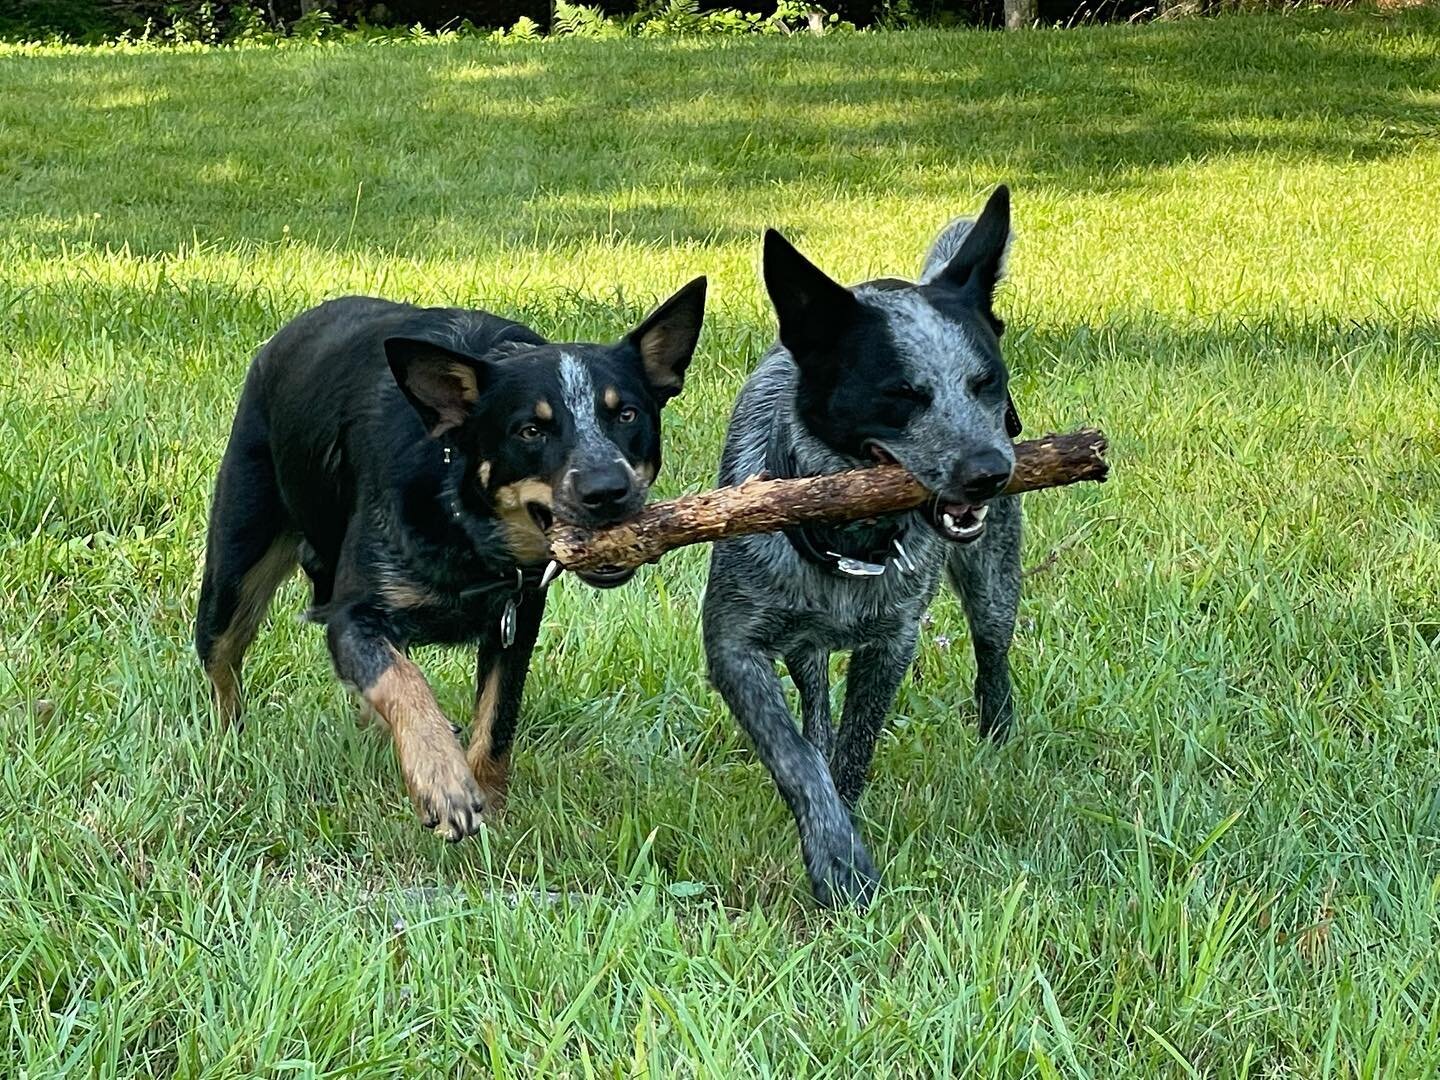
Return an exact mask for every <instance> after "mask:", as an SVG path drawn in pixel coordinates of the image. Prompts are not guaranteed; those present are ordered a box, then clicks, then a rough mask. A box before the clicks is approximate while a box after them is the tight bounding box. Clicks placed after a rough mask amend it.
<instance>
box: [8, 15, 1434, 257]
mask: <svg viewBox="0 0 1440 1080" xmlns="http://www.w3.org/2000/svg"><path fill="white" fill-rule="evenodd" d="M1437 19H1440V16H1437V15H1436V13H1435V12H1434V11H1412V12H1407V13H1404V14H1402V15H1399V16H1395V17H1391V18H1384V19H1381V18H1374V17H1368V16H1367V17H1359V16H1335V15H1320V16H1313V17H1303V18H1234V19H1224V20H1193V21H1189V22H1180V23H1174V24H1167V25H1156V26H1147V27H1133V28H1123V27H1106V28H1098V29H1087V30H1081V31H1073V32H1064V33H1061V32H1036V33H1033V34H1025V35H996V34H985V33H975V32H970V33H949V34H942V33H911V34H904V35H893V34H892V35H875V36H867V37H863V38H849V39H829V40H825V41H819V42H816V41H811V40H805V41H771V40H758V41H744V42H714V43H705V44H695V43H691V42H681V43H673V42H650V41H644V42H641V41H636V42H626V43H599V42H583V41H572V42H568V43H558V44H552V45H548V46H543V47H534V48H524V49H520V48H510V49H506V48H497V47H494V46H490V45H486V44H483V43H460V44H455V45H450V46H444V47H434V48H388V49H360V48H350V49H334V50H290V51H284V52H258V51H257V52H252V53H221V54H206V55H198V56H196V55H175V56H169V55H165V54H158V53H157V54H148V55H132V56H108V57H106V56H75V55H63V56H41V57H27V58H24V59H23V61H22V60H19V59H18V58H10V59H8V60H6V61H4V62H3V65H0V66H3V68H4V69H5V70H6V72H7V81H8V83H9V85H10V90H9V92H8V93H7V98H8V103H6V104H0V120H3V121H4V124H3V126H0V130H3V131H4V133H5V134H4V135H0V147H3V148H4V150H5V151H6V153H5V154H4V155H0V160H4V161H5V162H7V164H4V165H0V177H3V178H4V179H5V180H6V181H7V186H8V188H9V193H8V194H7V196H6V198H5V200H4V201H5V202H6V203H8V204H9V205H8V208H7V209H8V212H7V213H6V215H5V217H4V220H3V221H0V237H6V236H8V237H9V238H10V239H12V240H13V239H19V240H25V239H32V238H36V237H37V233H38V234H40V236H41V242H42V243H43V242H44V240H43V234H44V233H45V232H46V231H47V230H48V231H51V232H53V233H56V234H59V235H61V236H64V237H66V238H68V239H70V240H74V239H77V238H83V239H88V240H93V241H94V242H95V243H97V244H109V245H112V246H116V247H118V246H121V245H125V244H129V245H130V247H131V250H132V251H133V252H136V253H145V252H149V251H158V250H168V249H170V248H173V247H174V246H175V245H177V244H180V243H185V242H187V241H189V240H191V239H192V237H195V236H199V237H201V238H220V237H224V238H227V239H229V240H237V239H249V240H260V241H265V240H274V239H277V238H278V237H279V236H280V235H281V234H282V230H283V229H285V228H287V227H288V228H289V229H290V230H291V232H292V233H293V234H294V235H297V236H304V237H314V238H317V239H320V240H323V241H325V242H330V243H335V242H343V243H345V244H347V245H360V246H365V247H372V248H374V249H375V250H376V251H377V252H383V251H385V250H387V249H388V250H395V249H404V248H408V247H422V248H433V247H436V246H439V247H440V248H441V249H442V250H445V249H449V250H455V249H459V250H465V249H467V248H476V247H482V246H483V247H494V246H497V245H503V246H514V247H522V248H536V249H550V248H554V247H561V248H564V247H567V246H573V245H574V244H577V243H581V242H586V241H594V240H595V239H597V238H600V239H604V238H613V239H622V238H623V239H626V240H629V241H632V242H634V243H637V244H641V245H649V244H654V245H671V244H676V243H689V244H714V243H717V242H726V241H738V240H746V241H748V240H749V239H750V238H751V237H753V236H754V235H755V234H756V232H757V231H758V230H759V229H760V228H761V227H763V226H764V225H765V224H769V223H771V222H773V221H774V220H776V219H777V218H779V217H782V216H783V215H784V212H785V210H786V209H787V207H793V205H794V201H795V200H797V199H799V200H807V201H814V200H817V199H824V198H837V197H853V198H867V197H875V198H892V197H896V196H900V197H905V196H915V197H925V196H928V195H932V194H933V195H934V196H936V197H937V198H945V199H951V198H953V195H954V192H955V190H956V188H957V185H961V184H969V185H970V186H984V185H986V184H989V183H992V182H994V181H997V180H1002V179H1004V180H1010V181H1012V182H1015V183H1018V184H1021V185H1027V186H1032V187H1034V186H1047V187H1050V188H1053V189H1057V190H1059V191H1060V192H1065V193H1073V194H1077V195H1093V194H1095V193H1097V192H1115V191H1121V190H1125V189H1128V188H1132V187H1137V186H1142V187H1143V186H1145V185H1148V184H1153V183H1155V182H1156V181H1155V177H1154V175H1153V173H1154V171H1155V170H1163V169H1165V168H1166V167H1167V166H1172V165H1176V164H1179V163H1183V162H1192V161H1196V160H1201V159H1214V158H1246V157H1263V158H1271V157H1278V158H1281V159H1291V160H1297V161H1307V160H1308V161H1325V162H1351V161H1371V160H1382V159H1386V158H1389V157H1393V156H1397V155H1403V154H1406V153H1408V152H1411V151H1413V150H1414V149H1415V148H1416V147H1417V146H1419V145H1421V144H1422V143H1424V142H1426V141H1427V140H1433V117H1431V116H1430V111H1431V108H1430V107H1429V106H1428V105H1427V104H1426V97H1427V95H1429V94H1433V93H1434V91H1435V90H1436V88H1437V85H1440V75H1437V70H1440V69H1437V68H1436V66H1435V55H1436V45H1435V38H1434V36H1433V35H1434V32H1435V31H1436V30H1437V29H1440V21H1437ZM22 63H23V65H24V66H23V67H22V66H20V65H21V64H22ZM97 215H98V217H97Z"/></svg>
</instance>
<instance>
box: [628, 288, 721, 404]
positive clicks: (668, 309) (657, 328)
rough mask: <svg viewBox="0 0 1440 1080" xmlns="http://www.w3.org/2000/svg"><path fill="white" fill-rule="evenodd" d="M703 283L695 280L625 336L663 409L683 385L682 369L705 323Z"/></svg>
mask: <svg viewBox="0 0 1440 1080" xmlns="http://www.w3.org/2000/svg"><path fill="white" fill-rule="evenodd" d="M705 284H706V283H705V279H704V278H703V277H698V278H696V279H695V280H694V281H692V282H690V284H688V285H686V286H685V287H684V288H683V289H681V290H680V291H679V292H677V293H676V294H675V295H674V296H672V297H670V299H669V300H666V301H665V302H664V303H663V304H661V305H660V306H659V307H658V308H656V309H655V310H654V311H652V312H651V313H650V314H649V315H648V316H647V317H646V319H645V321H644V322H642V323H641V324H640V325H639V326H637V327H636V328H635V329H634V330H632V331H630V333H629V334H627V335H626V336H625V340H626V341H628V342H629V343H630V344H631V345H634V346H635V349H636V351H637V352H639V353H640V363H641V365H642V366H643V367H644V369H645V381H646V382H648V383H649V384H650V389H651V390H652V391H654V393H655V396H656V398H658V399H659V401H660V404H661V405H664V404H665V403H666V402H667V401H669V400H670V399H671V398H672V397H674V396H675V395H676V394H678V393H680V391H681V389H682V388H683V387H684V385H685V369H686V368H688V367H689V366H690V358H691V357H692V356H694V355H695V344H696V342H698V341H699V340H700V324H701V323H702V322H704V321H705Z"/></svg>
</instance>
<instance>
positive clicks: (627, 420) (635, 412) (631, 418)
mask: <svg viewBox="0 0 1440 1080" xmlns="http://www.w3.org/2000/svg"><path fill="white" fill-rule="evenodd" d="M615 419H616V420H619V421H620V423H622V424H633V423H634V422H635V421H636V420H638V419H640V410H639V409H637V408H635V406H634V405H626V406H625V407H624V408H623V409H621V410H620V411H619V412H618V413H616V414H615Z"/></svg>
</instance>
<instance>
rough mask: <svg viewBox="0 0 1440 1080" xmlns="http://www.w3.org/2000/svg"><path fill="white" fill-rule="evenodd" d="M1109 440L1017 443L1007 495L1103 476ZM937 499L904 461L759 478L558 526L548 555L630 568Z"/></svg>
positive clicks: (1094, 434)
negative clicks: (583, 524) (598, 525)
mask: <svg viewBox="0 0 1440 1080" xmlns="http://www.w3.org/2000/svg"><path fill="white" fill-rule="evenodd" d="M1106 446H1107V444H1106V441H1105V436H1104V435H1103V434H1102V433H1101V432H1099V431H1096V430H1094V429H1093V428H1086V429H1083V430H1081V431H1077V432H1074V433H1072V434H1069V435H1046V436H1044V437H1043V438H1039V439H1031V440H1029V441H1027V442H1020V443H1016V444H1015V473H1014V475H1013V476H1012V477H1011V478H1010V484H1009V486H1007V487H1006V488H1005V493H1006V494H1008V495H1018V494H1019V493H1020V492H1022V491H1035V490H1038V489H1040V488H1047V487H1060V486H1062V485H1065V484H1074V483H1078V482H1080V481H1082V480H1095V481H1103V480H1104V479H1105V478H1106V476H1108V475H1109V472H1110V466H1109V465H1108V464H1107V463H1106V461H1105V450H1106ZM931 497H932V496H931V494H930V492H929V491H927V490H926V489H925V488H924V487H922V486H921V485H920V483H919V481H917V480H916V479H915V478H914V477H913V476H911V475H910V474H909V473H907V472H906V471H905V470H904V469H903V468H901V467H900V466H899V465H875V466H871V467H869V468H864V469H853V470H851V471H850V472H843V473H834V474H831V475H829V476H804V477H797V478H794V479H785V480H772V479H767V478H765V477H753V478H751V479H749V480H746V481H745V482H744V483H742V484H737V485H736V486H734V487H724V488H716V489H715V490H713V491H705V492H701V493H700V494H698V495H686V496H683V497H682V498H679V499H671V500H669V501H668V502H658V503H652V504H651V505H649V506H647V507H646V508H645V509H644V510H642V511H640V513H639V514H637V515H636V516H635V517H634V518H632V519H631V520H629V521H626V522H622V523H621V524H619V525H614V526H611V527H610V528H608V529H596V530H590V529H581V528H579V527H577V526H572V525H564V524H561V525H557V526H556V527H555V528H553V529H551V530H550V533H549V537H550V551H551V554H552V555H553V556H554V557H555V559H556V560H557V561H558V562H559V563H560V564H561V565H562V566H564V567H565V568H566V569H567V570H605V569H612V568H614V569H619V568H627V567H632V566H640V565H641V564H643V563H647V562H654V561H655V560H656V559H658V558H660V556H661V555H663V554H665V552H667V551H673V550H674V549H675V548H680V547H686V546H687V545H690V544H703V543H707V542H711V541H715V540H724V539H726V538H728V537H732V536H744V535H746V534H749V533H763V532H775V531H776V530H778V529H783V528H788V527H790V526H795V525H821V524H825V525H838V524H843V523H845V522H850V521H859V520H861V519H863V518H869V517H876V516H878V515H880V514H894V513H898V512H901V511H904V510H913V509H914V508H915V507H917V506H921V505H923V504H924V503H926V502H927V501H929V499H930V498H931Z"/></svg>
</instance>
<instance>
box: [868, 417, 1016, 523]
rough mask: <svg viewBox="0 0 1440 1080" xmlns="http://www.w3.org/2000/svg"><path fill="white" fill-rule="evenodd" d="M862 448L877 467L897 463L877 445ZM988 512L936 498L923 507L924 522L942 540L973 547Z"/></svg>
mask: <svg viewBox="0 0 1440 1080" xmlns="http://www.w3.org/2000/svg"><path fill="white" fill-rule="evenodd" d="M865 448H866V449H867V450H868V451H869V452H870V456H871V457H872V458H874V459H875V461H876V462H877V463H878V464H881V465H899V464H900V462H899V461H898V460H897V459H896V457H895V455H894V454H892V453H890V451H888V450H886V449H885V448H884V447H883V446H881V445H879V444H878V443H873V442H872V443H867V444H866V446H865ZM988 513H990V507H989V506H988V505H986V504H984V503H981V504H980V505H978V506H976V505H972V504H970V503H962V502H945V501H944V500H942V499H941V498H940V496H938V495H936V496H935V497H934V498H933V499H931V500H930V501H929V502H928V503H926V504H925V520H926V521H927V522H928V523H929V525H930V527H931V528H932V529H934V530H935V532H936V533H937V534H939V536H940V538H941V539H942V540H949V541H950V542H951V543H952V544H973V543H974V542H975V541H976V540H979V539H980V537H981V535H983V534H984V532H985V516H986V515H987V514H988Z"/></svg>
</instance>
